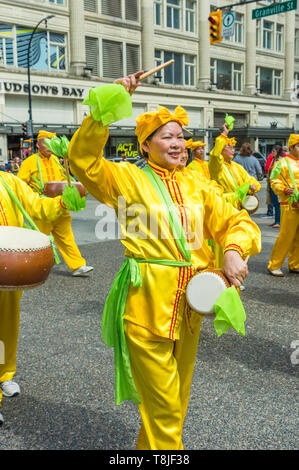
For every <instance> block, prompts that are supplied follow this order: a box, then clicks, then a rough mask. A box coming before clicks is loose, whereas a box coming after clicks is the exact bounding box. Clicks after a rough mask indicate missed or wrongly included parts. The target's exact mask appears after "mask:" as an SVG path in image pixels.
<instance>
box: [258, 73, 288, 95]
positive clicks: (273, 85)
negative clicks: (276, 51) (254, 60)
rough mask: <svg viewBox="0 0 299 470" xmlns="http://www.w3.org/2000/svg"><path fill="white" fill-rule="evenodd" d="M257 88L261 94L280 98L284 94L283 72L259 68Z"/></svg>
mask: <svg viewBox="0 0 299 470" xmlns="http://www.w3.org/2000/svg"><path fill="white" fill-rule="evenodd" d="M256 88H257V90H258V91H260V93H264V94H266V95H275V96H280V95H281V93H282V71H281V70H274V69H269V68H266V67H257V72H256Z"/></svg>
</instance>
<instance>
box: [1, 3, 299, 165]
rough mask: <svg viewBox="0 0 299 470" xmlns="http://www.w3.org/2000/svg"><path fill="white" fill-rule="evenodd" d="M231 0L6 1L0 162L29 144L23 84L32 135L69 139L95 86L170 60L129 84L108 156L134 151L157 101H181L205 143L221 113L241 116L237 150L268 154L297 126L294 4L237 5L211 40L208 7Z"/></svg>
mask: <svg viewBox="0 0 299 470" xmlns="http://www.w3.org/2000/svg"><path fill="white" fill-rule="evenodd" d="M232 3H238V0H236V1H235V2H233V1H232V0H211V1H210V0H9V1H8V0H7V1H6V0H1V2H0V152H1V155H0V160H4V161H7V160H9V159H10V158H11V157H12V156H19V155H20V154H22V155H23V156H26V154H28V153H30V152H31V151H32V149H27V148H26V134H27V132H28V119H29V117H28V109H29V96H28V91H29V89H30V92H31V93H30V94H31V99H30V102H31V109H32V120H33V134H34V137H35V139H36V136H37V133H38V130H39V129H40V128H44V129H48V130H49V131H53V132H57V134H58V135H63V134H64V135H67V136H68V137H69V138H70V137H71V136H72V135H73V133H74V132H75V131H76V129H77V128H78V127H79V125H80V123H81V122H82V120H83V119H84V117H85V116H86V115H87V114H88V112H89V109H88V107H87V106H85V105H83V104H82V102H83V99H84V98H85V97H86V96H87V95H88V92H89V90H90V89H91V88H92V87H95V86H99V85H102V84H105V83H111V82H113V80H115V79H116V78H118V77H120V76H124V75H126V74H128V73H134V72H135V71H138V70H140V69H143V70H150V69H151V68H153V67H154V66H155V65H160V64H162V63H163V62H166V61H168V60H170V59H174V61H175V62H174V64H173V65H171V66H170V67H168V68H165V69H163V70H162V71H160V72H158V73H157V74H156V75H155V76H152V77H150V78H148V79H147V80H146V81H144V82H143V84H142V86H141V87H139V88H138V89H137V90H136V92H135V94H134V95H133V97H132V101H133V117H132V118H128V119H124V120H122V121H119V122H117V123H114V125H112V126H111V128H110V137H109V140H108V143H107V147H106V150H105V152H106V156H107V157H115V156H117V155H120V154H121V153H125V154H126V156H128V157H130V156H131V157H134V156H136V155H137V154H138V147H137V139H136V136H135V133H134V127H135V119H136V117H137V116H138V115H139V114H141V113H143V112H145V111H150V110H153V109H157V106H158V105H159V104H160V105H162V106H167V107H168V108H169V109H171V110H174V109H175V107H176V106H177V105H178V104H179V105H181V106H183V107H184V108H185V109H186V110H187V112H188V114H189V117H190V123H189V127H188V128H189V131H191V132H192V133H193V136H194V138H195V139H196V138H200V139H202V140H204V141H205V142H207V143H208V144H209V146H211V145H212V142H213V138H214V137H215V135H217V133H218V132H219V129H221V126H222V123H223V121H224V116H225V113H226V112H227V113H229V114H231V115H233V116H234V117H235V118H236V122H235V129H234V131H233V135H234V136H235V137H236V139H237V141H238V146H240V145H241V143H242V142H244V141H249V142H251V143H252V144H253V145H254V147H255V149H256V150H259V151H261V152H262V153H263V154H265V155H266V154H267V153H268V152H269V151H270V150H271V146H272V145H273V144H274V143H275V142H277V141H280V142H282V143H283V144H286V142H287V139H288V136H289V134H290V133H291V132H297V133H299V96H298V91H299V90H298V89H299V8H298V7H299V5H298V7H297V9H291V8H292V6H294V5H295V4H296V1H295V0H290V1H289V2H287V3H288V4H289V6H288V8H289V11H287V12H283V13H277V14H273V15H271V14H269V15H267V16H259V14H257V18H256V19H252V17H253V13H252V12H253V10H255V9H257V8H263V7H264V8H265V7H269V8H270V6H271V5H272V3H273V2H272V1H268V0H265V1H259V2H256V3H250V4H246V5H241V6H240V5H239V6H237V7H234V8H233V11H234V12H235V23H234V31H233V35H232V36H230V37H229V38H227V39H223V41H222V42H220V43H218V44H215V45H210V39H209V21H208V17H209V14H210V11H212V10H213V9H217V8H219V7H225V6H226V5H231V4H232ZM277 3H278V4H279V3H286V2H278V1H276V4H277ZM298 3H299V2H298ZM228 11H229V10H223V14H225V13H227V12H228ZM278 11H279V10H278ZM268 13H269V12H268ZM38 24H39V26H38V28H37V29H36V30H35V28H36V26H37V25H38ZM28 57H29V61H28ZM29 80H30V83H29ZM29 85H30V87H29ZM26 126H27V129H26ZM186 137H189V134H186ZM27 147H28V145H27Z"/></svg>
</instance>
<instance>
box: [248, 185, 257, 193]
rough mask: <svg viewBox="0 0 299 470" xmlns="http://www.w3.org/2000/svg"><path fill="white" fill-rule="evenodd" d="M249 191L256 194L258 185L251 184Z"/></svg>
mask: <svg viewBox="0 0 299 470" xmlns="http://www.w3.org/2000/svg"><path fill="white" fill-rule="evenodd" d="M249 189H250V191H251V192H252V193H255V191H256V185H255V184H251V185H250V186H249Z"/></svg>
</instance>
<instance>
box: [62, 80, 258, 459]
mask: <svg viewBox="0 0 299 470" xmlns="http://www.w3.org/2000/svg"><path fill="white" fill-rule="evenodd" d="M140 74H141V72H138V73H136V74H134V75H130V76H128V77H125V78H123V79H119V80H117V83H121V84H122V85H123V86H124V87H125V89H126V90H127V91H129V93H130V94H132V93H133V91H134V90H135V88H136V87H137V86H139V84H141V83H140V82H138V77H139V76H140ZM119 86H120V85H119ZM100 88H101V87H100ZM120 88H122V87H121V86H120ZM183 125H188V116H187V113H186V112H185V110H184V109H183V108H181V107H180V106H178V107H177V108H176V110H175V112H174V114H172V113H171V112H170V111H169V110H168V109H167V108H164V107H159V110H158V111H157V112H156V111H153V112H148V113H145V114H142V115H141V116H139V117H138V118H137V127H136V134H137V137H138V141H139V145H140V150H141V152H142V154H145V156H146V157H147V159H148V165H147V166H146V167H145V168H144V169H143V170H140V169H138V168H137V167H136V166H135V165H131V164H130V163H122V164H121V165H120V164H118V163H114V162H110V161H107V160H105V159H104V158H103V149H104V147H105V144H106V142H107V139H108V136H109V129H108V125H106V126H104V125H103V124H102V122H99V121H95V120H93V119H92V117H91V116H87V117H86V118H85V119H84V121H83V123H82V126H81V128H80V129H79V130H78V131H77V132H76V133H75V135H74V136H73V138H72V140H71V143H70V147H69V160H70V168H71V170H72V173H73V174H74V175H75V176H76V177H77V178H78V179H79V180H80V181H81V182H82V183H83V184H84V185H85V186H86V188H87V189H88V191H89V192H90V193H91V194H92V195H93V196H94V197H95V198H96V199H98V200H99V201H101V202H102V203H104V204H107V205H109V206H111V207H113V208H114V209H115V211H116V212H117V214H118V218H119V222H120V224H121V229H122V237H121V242H122V243H123V245H124V246H125V256H126V260H125V262H124V263H123V265H122V267H121V269H120V271H119V273H118V275H117V277H116V279H115V281H114V283H113V286H112V288H111V290H110V293H109V295H108V298H107V300H106V304H105V308H104V312H103V319H102V331H103V339H104V341H105V343H106V344H108V345H109V346H111V345H113V347H114V355H115V363H116V369H115V384H116V403H117V404H120V403H121V402H122V401H123V400H125V399H131V400H132V401H133V402H134V403H138V404H139V411H140V414H141V418H142V426H141V429H140V432H139V436H138V442H137V449H143V450H144V449H148V450H150V449H152V450H153V449H155V450H159V449H160V450H161V449H163V450H167V449H168V450H171V449H183V444H182V428H183V422H184V418H185V414H186V411H187V406H188V399H189V391H190V386H191V379H192V373H193V367H194V362H195V357H196V352H197V345H198V340H199V332H200V324H201V316H200V315H198V314H195V312H192V311H190V309H188V308H187V306H186V296H185V289H186V285H187V283H188V281H189V279H190V278H191V277H192V275H193V273H194V272H195V271H196V270H201V269H205V268H207V267H208V266H213V255H212V253H211V251H210V249H209V248H208V246H207V244H206V242H205V241H204V240H203V239H204V238H215V239H216V240H217V241H218V243H220V244H221V245H223V246H224V247H225V272H226V274H227V275H228V277H229V278H230V280H231V281H232V282H233V283H234V284H235V285H240V284H241V283H242V282H243V278H244V277H245V276H246V274H247V266H246V263H245V262H244V260H243V259H242V258H244V257H245V256H246V255H253V254H255V253H257V252H258V251H259V250H260V233H259V229H258V227H257V226H256V225H255V224H254V223H253V222H252V221H251V220H250V218H249V217H248V215H247V214H246V213H245V211H243V212H239V211H236V210H235V209H234V208H233V207H232V206H231V205H229V204H226V202H225V201H224V200H223V199H222V198H220V197H219V196H218V195H217V193H216V192H215V191H213V190H211V188H210V187H209V186H208V185H205V184H204V183H200V182H199V181H198V180H197V179H196V178H194V175H193V174H191V172H189V171H187V172H185V171H182V170H177V169H176V167H177V165H178V164H179V163H180V159H181V156H182V153H183V151H184V149H185V140H184V136H183V130H182V126H183ZM161 198H162V200H164V202H162V200H161ZM164 198H165V199H164ZM173 205H174V207H175V210H174V211H173V212H172V210H171V208H172V206H173ZM133 208H134V211H133ZM124 211H126V212H125V213H124ZM136 211H137V212H138V215H137V217H136V218H132V214H133V213H135V214H136ZM168 211H169V212H168ZM171 214H172V215H173V217H174V218H177V219H178V220H179V221H180V224H181V226H183V227H184V231H183V232H184V236H182V235H181V234H180V235H179V236H177V237H175V235H174V232H175V228H174V227H175V224H174V223H173V222H171V223H170V221H171ZM150 222H151V223H150ZM153 222H156V225H155V223H153ZM196 224H197V225H196ZM137 227H138V228H139V231H138V233H136V228H137ZM188 227H189V229H190V228H191V230H188ZM155 229H158V230H157V233H155ZM191 234H192V236H191ZM186 239H187V240H186ZM237 244H238V245H239V247H238V248H236V246H237ZM126 351H127V352H128V354H127V353H126ZM128 363H129V364H130V367H127V366H128ZM130 373H132V376H131V375H130Z"/></svg>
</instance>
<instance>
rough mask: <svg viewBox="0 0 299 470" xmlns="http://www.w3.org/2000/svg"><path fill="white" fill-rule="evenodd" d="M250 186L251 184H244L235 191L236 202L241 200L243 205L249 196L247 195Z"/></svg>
mask: <svg viewBox="0 0 299 470" xmlns="http://www.w3.org/2000/svg"><path fill="white" fill-rule="evenodd" d="M249 186H250V184H249V183H244V184H242V186H239V187H238V188H237V189H236V191H235V200H236V199H240V200H241V203H242V204H243V202H244V200H245V198H246V196H247V193H248V191H249Z"/></svg>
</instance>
